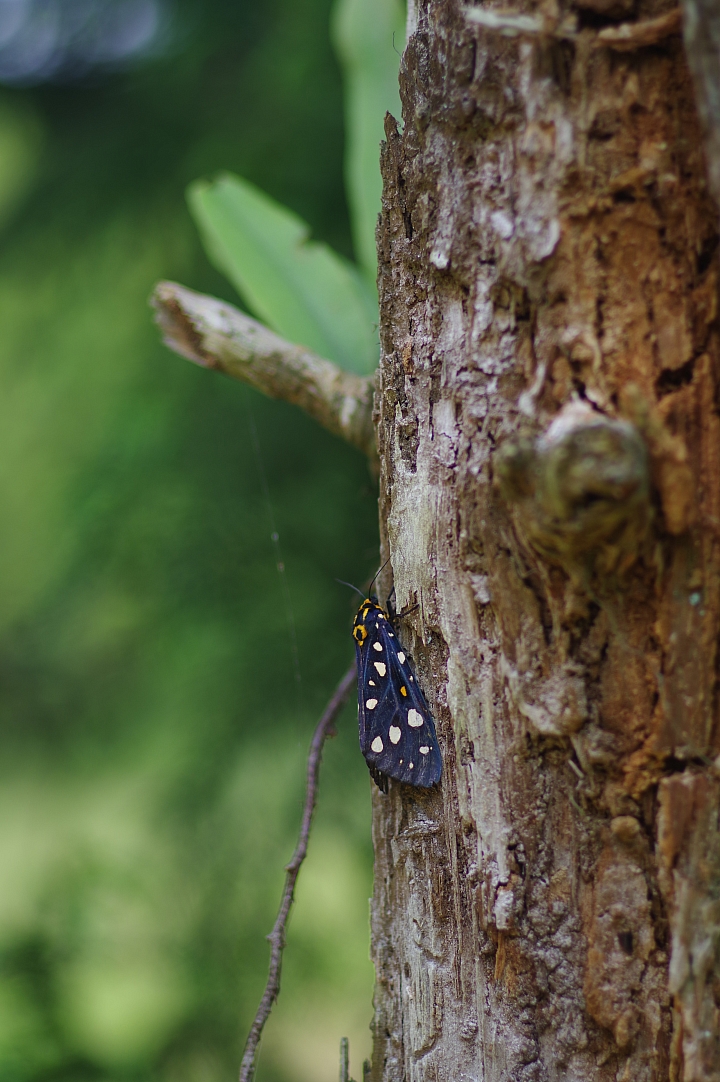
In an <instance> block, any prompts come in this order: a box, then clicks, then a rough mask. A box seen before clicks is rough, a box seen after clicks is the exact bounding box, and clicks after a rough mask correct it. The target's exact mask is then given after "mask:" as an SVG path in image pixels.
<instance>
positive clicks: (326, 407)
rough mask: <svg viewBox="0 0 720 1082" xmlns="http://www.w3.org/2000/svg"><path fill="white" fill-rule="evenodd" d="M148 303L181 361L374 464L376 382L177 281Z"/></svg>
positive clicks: (164, 284)
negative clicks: (293, 414) (262, 397)
mask: <svg viewBox="0 0 720 1082" xmlns="http://www.w3.org/2000/svg"><path fill="white" fill-rule="evenodd" d="M151 303H152V305H153V307H154V308H155V311H156V313H157V315H156V317H155V318H156V321H157V323H158V324H159V325H160V329H161V331H162V333H163V338H164V340H165V344H166V345H167V346H169V347H170V349H172V350H174V351H175V352H176V353H179V354H180V356H181V357H186V358H187V359H188V360H189V361H193V362H194V363H195V364H199V365H202V367H203V368H215V369H217V371H219V372H224V373H225V374H226V375H228V376H232V378H233V379H239V380H241V381H242V382H243V383H249V384H250V386H251V387H254V388H255V389H256V390H258V391H261V392H262V393H263V394H266V395H269V396H270V398H281V399H283V400H284V401H285V402H291V403H292V404H293V405H294V406H300V408H301V409H304V410H305V412H306V413H308V414H310V416H311V417H312V418H313V419H314V420H315V421H317V422H318V423H319V424H321V425H322V426H323V427H324V428H327V429H329V431H330V432H333V433H334V434H335V435H336V436H341V437H342V438H343V439H345V440H347V441H348V443H352V444H353V445H354V446H355V447H358V448H359V449H360V450H361V451H363V452H364V453H365V454H366V455H367V456H368V457H369V458H370V459H371V462H372V461H374V460H375V459H376V458H377V451H376V449H375V432H374V429H373V422H372V408H373V382H374V381H373V377H372V376H357V375H355V374H354V373H353V372H346V371H344V370H343V369H342V368H339V367H338V366H337V365H336V364H333V362H332V361H328V360H326V359H325V358H324V357H318V355H317V354H316V353H313V352H312V351H311V350H309V349H305V347H304V346H297V345H294V344H293V343H292V342H287V341H286V340H285V339H284V338H281V337H280V335H279V334H275V333H274V332H273V331H270V330H268V328H267V327H264V326H263V324H262V323H258V321H257V320H256V319H251V318H250V316H246V315H245V313H244V312H240V311H239V310H238V309H237V308H235V307H233V305H232V304H226V303H225V302H224V301H219V300H217V299H216V298H215V297H208V296H206V295H205V294H204V293H196V292H195V290H193V289H186V288H185V286H181V285H178V284H177V283H176V282H159V283H158V285H157V286H156V287H155V292H154V293H153V295H152V298H151Z"/></svg>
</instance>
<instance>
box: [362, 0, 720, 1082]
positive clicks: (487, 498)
mask: <svg viewBox="0 0 720 1082" xmlns="http://www.w3.org/2000/svg"><path fill="white" fill-rule="evenodd" d="M472 11H480V12H481V13H482V15H481V20H480V21H481V22H484V23H485V24H486V25H480V22H478V21H472V19H471V18H469V17H468V16H467V15H466V14H465V12H464V10H463V8H462V6H461V5H460V4H459V3H457V2H455V0H418V3H417V4H416V5H413V6H411V10H410V13H409V25H410V29H411V31H412V33H411V36H410V38H409V42H408V46H407V50H406V52H405V56H404V60H403V68H402V72H401V92H402V99H403V119H404V128H403V130H402V132H400V131H399V129H398V126H397V124H396V122H395V121H394V120H393V119H392V118H388V121H387V125H386V133H387V143H386V145H385V147H384V151H383V160H382V170H383V177H384V197H383V212H382V216H381V221H380V226H379V233H378V240H379V256H380V277H379V284H380V296H381V335H382V359H381V367H380V382H379V389H378V393H377V396H376V420H377V432H378V447H379V451H380V458H381V476H380V486H381V488H380V492H381V495H380V520H381V533H382V539H383V545H384V549H385V556H387V557H389V559H390V564H389V566H388V568H387V569H386V571H385V573H384V581H383V583H382V585H383V586H384V590H385V592H386V593H389V591H390V587H391V583H392V585H393V586H394V589H395V594H396V604H397V608H398V610H406V609H407V610H410V611H409V614H408V616H407V617H406V618H405V619H404V620H403V623H402V633H403V638H404V644H405V646H406V647H407V648H408V649H409V650H410V652H411V653H412V656H413V658H414V661H415V663H416V666H417V670H418V677H419V678H420V680H421V682H422V685H423V689H424V691H425V693H426V696H427V698H428V701H429V703H430V705H431V707H432V709H433V712H434V714H435V717H436V720H437V723H438V735H439V738H440V741H441V745H442V748H443V754H444V763H445V766H444V775H443V780H442V783H441V787H440V789H439V790H437V791H431V792H429V793H424V792H421V791H416V790H410V789H407V788H405V787H402V786H400V785H397V784H395V783H391V785H390V791H389V794H388V795H387V796H385V795H383V794H381V793H379V792H376V793H375V794H374V809H373V831H374V841H375V850H376V869H375V895H374V900H373V911H372V951H373V957H374V961H375V965H376V972H377V985H376V997H375V1006H376V1016H375V1023H374V1029H375V1046H374V1059H373V1075H372V1077H373V1079H374V1080H375V1082H420V1080H423V1082H430V1080H433V1082H445V1080H448V1082H450V1080H452V1082H458V1080H468V1082H469V1080H471V1079H472V1080H476V1079H477V1080H480V1079H482V1080H483V1082H509V1080H512V1082H545V1080H548V1082H549V1080H555V1079H557V1080H560V1079H562V1080H570V1082H587V1080H590V1079H592V1080H599V1082H669V1080H670V1079H673V1080H678V1082H680V1080H682V1082H711V1080H712V1082H717V1080H720V1043H719V1042H720V1024H719V1020H718V1003H720V980H719V978H720V968H719V959H718V951H719V950H720V947H719V943H720V841H719V839H718V815H719V813H720V776H719V775H718V770H717V768H716V766H715V758H716V756H717V755H718V752H719V751H720V748H719V747H718V743H719V742H720V734H719V733H718V726H717V666H718V656H717V645H716V644H717V641H718V631H719V629H720V628H719V623H720V547H719V544H718V540H719V538H718V532H719V530H720V422H719V419H718V409H717V403H718V376H719V360H720V358H719V353H720V346H719V342H718V327H717V283H718V258H717V245H718V236H717V213H716V208H715V206H714V204H713V202H712V199H711V197H710V195H709V191H708V185H707V179H706V174H705V160H704V153H703V147H702V136H701V130H700V124H699V120H698V116H697V113H696V109H695V102H694V94H693V87H692V85H691V81H690V76H689V72H688V68H687V64H686V61H685V57H684V53H683V46H682V40H681V38H680V37H679V36H678V35H677V33H676V32H668V33H665V32H663V33H662V34H661V35H660V36H659V37H658V36H657V34H656V36H655V37H654V38H652V40H651V39H650V38H648V37H647V36H645V37H643V35H646V31H647V27H648V26H653V27H655V31H657V28H658V27H661V28H662V27H665V28H666V29H667V27H668V26H674V27H675V31H676V30H677V14H676V12H675V10H674V8H673V7H672V5H671V4H668V3H664V2H663V0H637V2H631V0H628V2H627V3H625V2H624V0H582V3H577V4H576V5H575V9H574V10H572V9H568V10H567V11H563V12H560V11H559V10H558V9H557V8H556V7H553V5H547V4H544V5H540V4H533V3H527V4H524V5H523V6H522V8H521V9H520V8H519V7H518V10H517V11H516V12H509V13H505V15H503V18H505V17H506V15H507V16H508V17H510V16H512V17H515V16H517V17H518V18H520V17H522V18H526V19H529V20H530V21H532V20H535V23H536V24H537V25H538V26H540V27H541V30H542V32H540V33H535V32H531V31H529V30H528V28H527V26H526V27H525V29H524V30H523V31H522V33H517V34H516V35H515V36H514V37H508V36H505V34H504V33H503V32H502V28H500V29H499V28H498V27H497V26H495V27H493V26H491V25H489V24H488V20H487V19H485V18H484V14H485V13H486V12H487V11H488V9H486V8H481V9H472ZM571 16H572V17H574V19H575V23H574V25H575V27H576V29H575V30H574V31H573V33H572V35H570V36H567V35H566V36H565V37H564V38H563V39H562V40H559V39H558V37H557V36H553V33H551V32H550V31H548V30H547V27H548V26H549V25H550V23H552V25H553V26H556V27H557V26H564V27H566V28H567V27H568V26H569V25H570V23H569V22H568V21H567V20H568V19H569V18H570V17H571ZM548 20H549V22H548ZM620 20H625V22H626V23H627V22H631V21H635V22H636V23H637V25H638V26H640V25H641V24H642V25H643V26H644V27H645V29H642V27H641V30H639V31H638V33H637V34H636V35H635V40H634V45H633V47H632V49H630V50H629V51H626V52H622V51H618V49H617V48H614V47H611V46H612V45H613V44H617V42H616V41H615V38H617V37H618V34H617V32H616V30H615V29H614V28H616V27H617V24H618V22H619V21H620ZM489 22H492V20H489ZM528 25H529V24H528ZM543 28H545V29H543ZM611 31H612V33H611ZM655 31H653V33H655ZM601 34H605V40H604V41H603V39H602V38H601ZM621 36H622V35H621ZM625 36H627V35H625ZM561 37H562V35H561Z"/></svg>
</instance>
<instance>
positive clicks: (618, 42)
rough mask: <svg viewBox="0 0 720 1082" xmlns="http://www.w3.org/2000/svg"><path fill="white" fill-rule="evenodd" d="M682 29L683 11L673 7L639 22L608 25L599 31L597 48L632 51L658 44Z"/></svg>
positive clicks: (596, 42) (595, 44) (595, 43)
mask: <svg viewBox="0 0 720 1082" xmlns="http://www.w3.org/2000/svg"><path fill="white" fill-rule="evenodd" d="M681 29H682V12H681V9H680V8H679V7H677V8H673V10H672V11H668V12H666V13H665V15H658V16H657V18H656V19H641V20H639V21H638V22H629V23H621V24H620V26H606V27H605V29H604V30H601V31H600V32H599V33H598V36H597V40H596V41H595V42H594V45H593V47H594V48H595V49H603V48H610V49H615V50H616V52H632V51H633V50H634V49H644V48H646V47H647V46H648V45H657V43H658V42H659V41H663V39H664V38H669V37H672V35H673V34H679V33H680V31H681Z"/></svg>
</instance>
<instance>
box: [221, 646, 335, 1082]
mask: <svg viewBox="0 0 720 1082" xmlns="http://www.w3.org/2000/svg"><path fill="white" fill-rule="evenodd" d="M354 683H355V662H353V663H352V665H351V666H350V668H349V669H348V671H347V672H346V673H345V675H344V676H343V678H342V680H341V681H340V683H339V684H338V686H337V687H336V688H335V691H334V692H333V696H332V698H331V699H330V702H329V703H328V704H327V706H326V707H325V712H324V714H323V716H322V717H321V718H320V721H319V722H318V724H317V728H316V729H315V733H314V734H313V738H312V742H311V744H310V752H309V754H308V762H307V786H306V789H305V806H304V808H303V816H302V823H301V824H300V834H299V836H298V843H297V845H296V847H295V852H294V853H293V855H292V858H291V860H290V863H289V864H287V865H286V866H285V872H286V876H285V889H284V890H283V895H282V901H281V902H280V909H279V911H278V915H277V918H276V920H275V924H274V926H273V930H272V932H271V933H270V935H269V936H268V939H269V941H270V948H271V949H270V968H269V971H268V979H267V984H266V985H265V991H264V992H263V997H262V999H261V1000H260V1006H259V1007H258V1009H257V1013H256V1015H255V1018H254V1020H253V1024H252V1025H251V1027H250V1033H249V1034H248V1039H247V1043H246V1045H245V1052H244V1053H243V1058H242V1063H241V1065H240V1082H251V1080H252V1077H253V1075H254V1073H255V1056H256V1054H257V1048H258V1044H259V1043H260V1037H261V1036H262V1031H263V1027H264V1025H265V1023H266V1022H267V1020H268V1018H269V1017H270V1011H271V1010H272V1008H273V1004H274V1002H275V1000H276V999H277V997H278V995H279V993H280V970H281V968H282V953H283V950H284V949H285V932H286V929H287V921H288V916H289V915H290V907H291V906H292V903H293V894H294V892H295V883H296V882H297V877H298V872H299V871H300V865H301V864H302V862H303V861H304V859H305V855H306V853H307V848H308V840H309V838H310V824H311V823H312V817H313V811H314V810H315V801H316V800H317V784H318V774H319V773H320V759H321V758H322V749H323V744H324V743H325V739H326V737H327V736H329V735H330V733H331V731H332V727H333V725H334V723H335V720H336V718H337V716H338V714H339V713H340V711H341V710H342V708H343V706H344V705H345V700H346V699H347V697H348V695H349V694H350V690H351V688H352V686H353V684H354Z"/></svg>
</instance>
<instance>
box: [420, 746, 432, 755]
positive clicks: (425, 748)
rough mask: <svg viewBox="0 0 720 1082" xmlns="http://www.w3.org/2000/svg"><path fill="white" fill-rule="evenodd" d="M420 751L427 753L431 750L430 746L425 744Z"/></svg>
mask: <svg viewBox="0 0 720 1082" xmlns="http://www.w3.org/2000/svg"><path fill="white" fill-rule="evenodd" d="M420 751H421V753H422V754H423V755H427V753H428V752H429V751H430V748H429V747H428V746H427V744H423V746H422V747H421V748H420Z"/></svg>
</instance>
